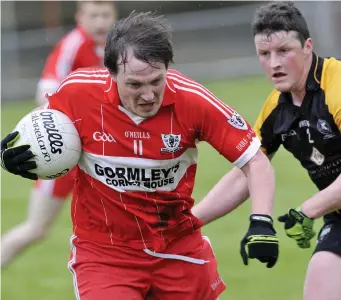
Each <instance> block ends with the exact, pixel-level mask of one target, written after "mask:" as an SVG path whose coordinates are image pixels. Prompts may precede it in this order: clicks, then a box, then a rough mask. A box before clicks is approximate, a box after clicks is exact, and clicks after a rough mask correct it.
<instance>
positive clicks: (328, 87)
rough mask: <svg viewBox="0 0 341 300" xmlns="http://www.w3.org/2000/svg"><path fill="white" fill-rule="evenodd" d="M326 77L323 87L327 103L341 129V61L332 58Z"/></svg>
mask: <svg viewBox="0 0 341 300" xmlns="http://www.w3.org/2000/svg"><path fill="white" fill-rule="evenodd" d="M324 73H327V74H326V78H323V79H325V80H323V81H324V82H325V84H324V86H322V88H323V89H324V91H325V96H326V104H327V105H328V109H329V112H330V113H331V114H332V115H333V118H334V122H335V124H336V125H337V127H338V128H339V129H340V131H341V61H340V60H336V59H332V60H330V61H329V67H328V69H327V70H326V71H325V72H324Z"/></svg>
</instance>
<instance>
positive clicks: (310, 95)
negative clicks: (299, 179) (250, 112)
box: [254, 54, 341, 190]
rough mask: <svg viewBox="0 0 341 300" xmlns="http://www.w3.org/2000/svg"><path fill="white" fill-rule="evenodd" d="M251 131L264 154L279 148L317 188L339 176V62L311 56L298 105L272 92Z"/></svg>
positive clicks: (340, 157)
mask: <svg viewBox="0 0 341 300" xmlns="http://www.w3.org/2000/svg"><path fill="white" fill-rule="evenodd" d="M254 129H255V131H256V133H257V135H258V136H259V138H260V140H261V142H262V150H263V151H264V152H265V153H266V154H267V155H271V154H273V153H275V152H276V151H277V150H278V148H279V147H280V145H283V146H284V148H285V149H287V150H288V151H289V152H291V153H292V154H293V155H294V156H295V157H296V158H297V159H298V160H299V161H300V162H301V165H302V166H303V167H304V168H305V169H306V170H307V171H308V173H309V176H310V178H311V180H312V181H313V182H314V183H315V185H316V186H317V187H318V189H320V190H321V189H324V188H325V187H327V186H328V185H330V184H331V183H332V182H333V181H334V180H335V179H336V178H337V177H338V176H339V174H341V133H340V130H341V61H340V60H337V59H335V58H321V57H318V56H317V55H316V54H313V61H312V66H311V68H310V71H309V75H308V78H307V82H306V96H305V97H304V100H303V102H302V105H301V106H300V107H299V106H295V105H293V103H292V98H291V94H290V93H280V92H278V91H276V90H275V91H273V92H272V93H271V94H270V95H269V97H268V99H267V100H266V102H265V104H264V106H263V108H262V111H261V113H260V115H259V117H258V119H257V121H256V124H255V126H254Z"/></svg>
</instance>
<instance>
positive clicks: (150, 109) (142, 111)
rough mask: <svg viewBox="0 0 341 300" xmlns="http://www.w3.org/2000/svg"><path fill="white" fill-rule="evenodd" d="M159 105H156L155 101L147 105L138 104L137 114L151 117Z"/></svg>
mask: <svg viewBox="0 0 341 300" xmlns="http://www.w3.org/2000/svg"><path fill="white" fill-rule="evenodd" d="M159 108H160V106H159V105H157V104H156V103H154V104H152V105H150V106H147V105H139V107H138V109H137V115H139V116H140V117H143V118H149V117H153V116H155V115H156V114H157V112H158V111H159Z"/></svg>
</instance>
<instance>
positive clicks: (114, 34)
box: [104, 11, 173, 74]
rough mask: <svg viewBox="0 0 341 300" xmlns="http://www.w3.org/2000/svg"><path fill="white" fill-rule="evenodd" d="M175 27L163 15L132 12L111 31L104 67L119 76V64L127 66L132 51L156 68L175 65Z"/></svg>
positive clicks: (108, 37)
mask: <svg viewBox="0 0 341 300" xmlns="http://www.w3.org/2000/svg"><path fill="white" fill-rule="evenodd" d="M171 38H172V34H171V26H170V25H169V24H168V22H167V21H166V19H165V18H164V17H163V16H161V15H156V14H155V13H152V12H146V13H136V12H134V11H133V12H132V13H131V14H130V15H129V16H128V17H127V18H125V19H121V20H118V21H117V22H116V23H115V24H114V26H113V28H112V29H111V30H110V32H109V34H108V36H107V41H106V46H105V53H104V65H105V66H106V67H107V68H108V69H109V71H110V72H111V73H113V74H117V72H118V61H119V60H120V59H122V64H126V62H127V54H128V50H132V51H133V54H134V56H135V57H136V58H137V59H139V60H142V61H144V62H147V63H149V64H150V65H152V64H153V63H155V62H162V63H164V64H165V66H166V68H168V65H169V64H170V63H172V62H173V46H172V42H171Z"/></svg>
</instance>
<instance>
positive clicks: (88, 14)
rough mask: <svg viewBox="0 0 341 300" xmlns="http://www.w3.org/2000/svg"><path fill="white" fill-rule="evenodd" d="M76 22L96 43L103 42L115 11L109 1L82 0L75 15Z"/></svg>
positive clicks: (113, 20) (114, 16)
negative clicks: (90, 0)
mask: <svg viewBox="0 0 341 300" xmlns="http://www.w3.org/2000/svg"><path fill="white" fill-rule="evenodd" d="M76 19H77V23H78V24H79V25H80V26H81V27H82V28H83V29H84V30H85V31H86V33H87V34H88V35H90V36H91V38H92V39H93V40H94V41H95V42H96V43H98V44H104V43H105V40H106V36H107V33H108V32H109V30H110V28H111V26H112V24H113V23H114V22H115V19H116V11H115V9H114V6H113V5H112V4H110V3H93V2H86V1H84V2H83V3H82V5H81V7H80V9H79V11H78V12H77V15H76Z"/></svg>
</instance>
